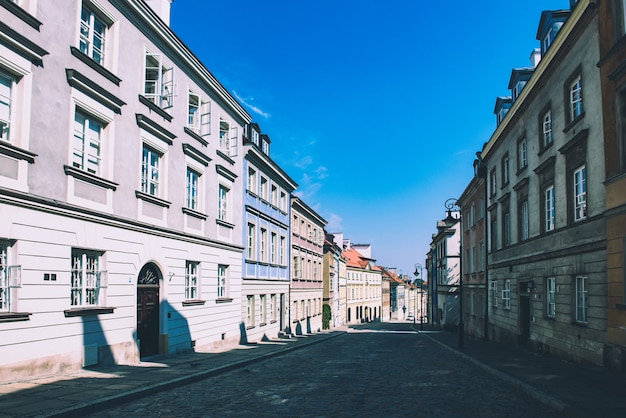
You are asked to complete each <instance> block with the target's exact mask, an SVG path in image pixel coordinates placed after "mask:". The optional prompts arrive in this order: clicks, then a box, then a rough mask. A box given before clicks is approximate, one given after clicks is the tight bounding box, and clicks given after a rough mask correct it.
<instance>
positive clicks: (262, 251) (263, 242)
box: [259, 228, 267, 263]
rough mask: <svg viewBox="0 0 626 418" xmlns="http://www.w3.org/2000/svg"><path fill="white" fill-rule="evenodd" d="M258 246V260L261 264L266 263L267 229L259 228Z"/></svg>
mask: <svg viewBox="0 0 626 418" xmlns="http://www.w3.org/2000/svg"><path fill="white" fill-rule="evenodd" d="M260 241H261V242H260V244H261V248H260V254H259V258H260V260H259V261H261V262H263V263H266V262H267V229H265V228H261V237H260Z"/></svg>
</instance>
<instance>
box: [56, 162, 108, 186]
mask: <svg viewBox="0 0 626 418" xmlns="http://www.w3.org/2000/svg"><path fill="white" fill-rule="evenodd" d="M63 170H64V171H65V174H66V175H68V176H72V177H74V178H76V179H78V180H82V181H84V182H86V183H89V184H93V185H96V186H99V187H102V188H103V189H111V190H113V191H115V190H116V189H117V186H118V184H117V183H114V182H112V181H109V180H106V179H103V178H101V177H98V176H96V175H95V174H91V173H88V172H86V171H83V170H79V169H77V168H75V167H71V166H69V165H64V166H63Z"/></svg>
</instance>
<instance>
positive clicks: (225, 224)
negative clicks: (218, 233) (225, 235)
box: [215, 219, 235, 229]
mask: <svg viewBox="0 0 626 418" xmlns="http://www.w3.org/2000/svg"><path fill="white" fill-rule="evenodd" d="M215 223H216V224H218V225H221V226H224V227H226V228H230V229H235V224H231V223H230V222H226V221H222V220H221V219H216V220H215Z"/></svg>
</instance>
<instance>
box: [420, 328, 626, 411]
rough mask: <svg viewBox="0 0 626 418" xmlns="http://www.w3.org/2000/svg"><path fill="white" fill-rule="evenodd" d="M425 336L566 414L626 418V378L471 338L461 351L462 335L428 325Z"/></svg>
mask: <svg viewBox="0 0 626 418" xmlns="http://www.w3.org/2000/svg"><path fill="white" fill-rule="evenodd" d="M413 329H414V330H419V325H415V326H413ZM421 334H422V335H424V336H426V337H428V338H431V339H433V340H434V341H437V342H438V343H439V344H440V345H441V347H442V348H444V349H447V350H452V351H454V352H456V353H457V354H458V355H460V356H463V357H464V358H465V359H466V360H467V361H468V362H471V363H474V364H475V365H477V366H478V367H479V368H481V369H483V370H485V371H486V372H488V373H490V374H492V375H493V376H494V377H496V378H498V379H500V380H502V381H504V382H506V383H508V384H511V385H513V386H514V387H517V388H518V389H519V390H520V391H523V392H524V393H526V394H527V395H528V396H531V397H533V398H534V399H537V400H539V401H541V402H543V403H544V404H546V405H548V406H550V407H552V408H553V409H554V410H556V411H558V412H560V413H562V414H563V415H565V416H568V417H594V418H595V417H602V418H605V417H626V374H623V373H616V372H610V371H607V370H605V369H603V368H601V367H595V366H590V365H582V364H573V363H571V362H568V361H565V360H563V359H560V358H557V357H552V356H549V355H544V354H538V353H532V352H529V351H528V350H526V349H524V348H520V347H510V346H503V345H499V344H496V343H493V342H486V341H484V340H481V339H476V338H472V337H469V336H467V335H466V336H465V337H464V344H463V346H464V348H462V349H459V348H458V333H457V332H446V331H438V330H429V329H428V328H427V327H425V328H424V330H423V331H421ZM477 390H480V388H477ZM477 396H480V393H477Z"/></svg>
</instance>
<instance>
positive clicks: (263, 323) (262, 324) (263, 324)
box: [259, 322, 267, 327]
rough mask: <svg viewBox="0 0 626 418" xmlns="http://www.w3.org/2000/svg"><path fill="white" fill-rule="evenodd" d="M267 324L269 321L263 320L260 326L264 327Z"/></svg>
mask: <svg viewBox="0 0 626 418" xmlns="http://www.w3.org/2000/svg"><path fill="white" fill-rule="evenodd" d="M266 325H267V322H261V323H260V324H259V326H260V327H264V326H266Z"/></svg>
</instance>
